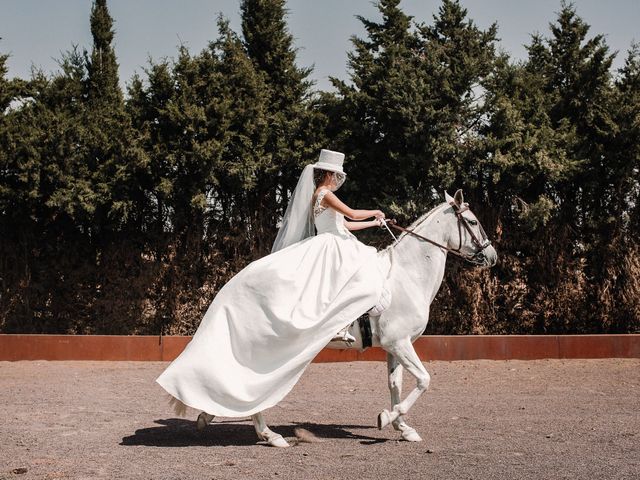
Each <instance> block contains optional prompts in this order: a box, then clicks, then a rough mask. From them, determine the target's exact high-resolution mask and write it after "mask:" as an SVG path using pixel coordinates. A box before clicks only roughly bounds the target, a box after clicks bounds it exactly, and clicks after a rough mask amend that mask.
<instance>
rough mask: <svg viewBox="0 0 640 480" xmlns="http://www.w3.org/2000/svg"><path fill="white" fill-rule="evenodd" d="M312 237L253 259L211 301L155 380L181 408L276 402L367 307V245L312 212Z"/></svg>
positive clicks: (226, 411)
mask: <svg viewBox="0 0 640 480" xmlns="http://www.w3.org/2000/svg"><path fill="white" fill-rule="evenodd" d="M327 191H328V190H322V191H321V192H320V193H319V195H318V198H317V199H316V202H315V205H314V208H313V212H314V219H315V226H316V230H317V235H316V236H313V237H308V238H306V239H304V240H302V241H300V242H298V243H294V244H292V245H290V246H288V247H286V248H284V249H282V250H278V251H276V252H274V253H272V254H270V255H267V256H265V257H262V258H260V259H259V260H256V261H254V262H252V263H250V264H249V265H248V266H247V267H245V268H244V269H243V270H241V271H240V272H239V273H238V274H236V275H235V276H234V277H233V278H232V279H231V280H230V281H229V282H228V283H227V284H226V285H225V286H224V287H223V288H222V289H221V290H220V291H219V292H218V294H217V295H216V297H215V298H214V300H213V302H211V305H209V308H208V309H207V311H206V313H205V315H204V318H203V319H202V322H201V323H200V326H199V327H198V330H197V331H196V333H195V335H194V336H193V339H192V340H191V341H190V342H189V344H188V345H187V346H186V348H185V350H184V351H183V352H182V353H181V354H180V356H179V357H178V358H176V359H175V360H174V361H173V362H172V363H171V364H170V365H169V366H168V367H167V369H166V370H165V371H164V372H163V373H162V374H161V375H160V376H159V377H158V379H157V380H156V381H157V382H158V383H159V384H160V385H161V386H162V387H163V388H164V389H165V390H166V391H167V392H169V393H170V394H171V395H173V396H174V397H176V398H177V399H179V400H180V401H182V402H183V403H184V404H186V405H188V406H190V407H193V408H195V409H198V410H202V411H205V412H207V413H209V414H212V415H216V416H225V417H244V416H248V415H252V414H254V413H257V412H260V411H262V410H265V409H266V408H269V407H272V406H274V405H276V404H277V403H278V402H279V401H280V400H282V398H283V397H284V396H285V395H286V394H287V393H289V391H290V390H291V389H292V388H293V386H294V385H295V384H296V382H297V381H298V379H299V378H300V376H301V375H302V373H303V372H304V370H305V368H306V367H307V365H308V364H309V363H310V362H311V361H312V360H313V358H314V357H315V356H316V354H317V353H318V352H319V351H320V350H322V348H323V347H324V346H325V345H326V344H327V343H328V342H329V341H330V340H331V338H332V337H333V336H334V334H335V333H336V332H338V331H339V330H340V329H342V328H343V327H345V326H346V325H348V324H350V323H351V322H353V321H354V320H355V319H356V318H357V317H358V316H360V315H362V314H363V313H364V312H366V311H367V310H369V309H370V308H371V307H373V306H374V305H376V302H377V301H378V299H379V298H380V294H381V291H382V284H383V274H382V273H381V270H380V268H379V266H378V261H377V252H376V249H375V248H374V247H370V246H367V245H364V244H363V243H362V242H360V241H359V240H358V239H357V238H356V237H355V236H354V235H353V234H352V233H351V232H350V231H348V230H347V228H346V227H345V226H344V216H343V215H342V214H340V213H338V212H336V211H335V210H333V209H332V208H327V207H323V206H321V205H320V202H321V200H322V197H323V196H324V194H325V193H326V192H327Z"/></svg>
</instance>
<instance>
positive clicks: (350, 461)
mask: <svg viewBox="0 0 640 480" xmlns="http://www.w3.org/2000/svg"><path fill="white" fill-rule="evenodd" d="M165 365H166V364H164V363H136V362H42V361H38V362H15V363H9V362H0V479H1V480H7V479H18V478H20V479H36V478H37V479H54V478H87V479H89V478H91V479H94V478H105V479H113V478H126V479H129V478H131V479H138V478H139V479H191V478H193V479H226V478H241V479H245V478H260V479H265V478H278V479H316V478H317V479H330V478H345V479H346V478H348V479H354V478H356V479H357V478H394V479H399V478H412V479H413V478H416V479H418V478H419V479H423V478H436V479H456V480H457V479H493V478H495V479H520V478H523V479H524V478H535V479H538V478H539V479H556V478H558V479H559V478H567V479H575V478H585V479H638V478H640V428H639V427H640V361H639V360H567V361H563V360H543V361H535V362H524V361H506V362H505V361H471V362H430V363H426V364H425V365H426V366H427V369H428V370H429V372H430V373H431V379H432V381H431V387H430V389H429V391H428V392H427V393H426V394H425V395H424V396H423V397H422V398H421V399H420V400H419V401H418V403H417V404H416V406H415V407H414V409H413V410H412V411H411V413H410V415H409V416H408V417H407V421H408V423H409V424H410V425H412V426H413V427H414V428H416V429H417V430H418V432H419V433H420V434H421V435H422V437H423V438H424V441H423V442H421V443H409V442H403V441H399V440H398V439H399V436H398V435H397V433H396V432H395V431H394V430H393V429H392V428H391V427H388V428H387V429H385V430H383V431H378V430H377V428H376V417H377V414H378V413H379V411H380V410H381V409H382V408H387V407H388V403H389V399H388V390H387V381H386V367H385V365H384V364H383V363H374V362H355V363H336V364H312V365H311V366H310V367H309V369H308V370H307V372H305V374H304V376H303V377H302V380H301V381H300V383H299V384H298V385H297V386H296V387H295V388H294V390H293V391H292V392H291V393H290V394H289V395H288V396H287V397H286V398H285V399H284V400H283V401H282V403H281V404H280V405H278V406H277V407H275V408H272V409H270V410H269V411H267V420H268V422H269V423H270V425H271V426H272V428H273V429H274V430H276V431H277V432H279V433H281V434H282V435H284V436H285V437H286V438H288V439H290V440H292V439H293V440H295V436H294V429H295V428H296V427H303V428H305V429H307V430H308V431H310V432H311V433H313V434H314V435H316V436H317V437H320V438H321V439H322V440H323V441H322V442H321V443H299V444H297V445H296V446H293V447H292V448H289V449H275V448H271V447H267V446H265V445H264V444H260V443H256V442H257V438H256V436H255V433H254V430H253V426H252V424H251V422H250V421H248V420H245V419H216V422H215V423H214V424H212V425H210V426H208V427H207V428H206V429H205V431H203V432H201V433H199V432H197V431H196V429H195V423H194V420H195V417H196V415H197V412H195V411H193V410H190V411H189V415H190V416H189V417H188V418H187V419H183V418H176V417H175V415H174V414H173V412H172V411H171V409H170V408H169V407H168V405H167V400H166V397H165V395H164V391H163V390H162V389H161V388H160V387H159V386H158V385H157V384H156V383H155V382H154V380H155V378H156V376H157V375H158V374H159V373H160V372H161V371H162V370H163V368H164V366H165ZM413 385H414V382H413V381H412V380H411V381H409V379H407V381H406V382H405V389H404V390H405V392H407V391H408V390H409V388H413Z"/></svg>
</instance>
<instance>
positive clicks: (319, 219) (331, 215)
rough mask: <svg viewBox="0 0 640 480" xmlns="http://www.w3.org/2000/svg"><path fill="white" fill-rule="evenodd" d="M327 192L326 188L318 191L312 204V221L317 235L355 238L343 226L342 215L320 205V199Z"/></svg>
mask: <svg viewBox="0 0 640 480" xmlns="http://www.w3.org/2000/svg"><path fill="white" fill-rule="evenodd" d="M329 191H330V190H329V189H327V188H323V189H322V190H320V191H319V192H318V195H317V197H316V200H315V202H314V204H313V220H314V223H315V226H316V230H317V232H318V235H320V234H321V233H326V232H331V233H334V234H337V235H340V236H343V237H353V238H356V237H355V235H354V234H353V233H351V232H350V231H349V230H347V227H345V226H344V215H342V214H341V213H339V212H337V211H335V210H334V209H333V208H329V207H327V206H325V205H321V203H322V199H323V198H324V196H325V195H326V194H327V192H329Z"/></svg>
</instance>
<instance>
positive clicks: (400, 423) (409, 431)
mask: <svg viewBox="0 0 640 480" xmlns="http://www.w3.org/2000/svg"><path fill="white" fill-rule="evenodd" d="M387 373H388V374H389V392H390V393H391V408H392V409H393V408H394V407H395V406H396V405H398V404H400V395H401V394H402V365H400V364H399V363H398V360H396V357H394V356H393V355H391V354H390V353H387ZM392 425H393V428H394V429H396V430H398V431H399V432H400V435H401V437H402V438H403V439H404V440H407V441H409V442H420V441H421V440H422V438H420V435H418V432H416V431H415V429H414V428H411V427H410V426H409V425H407V423H406V422H405V421H404V417H403V416H402V415H400V416H398V418H396V419H395V420H394V421H393V422H392Z"/></svg>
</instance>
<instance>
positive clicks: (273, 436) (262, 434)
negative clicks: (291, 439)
mask: <svg viewBox="0 0 640 480" xmlns="http://www.w3.org/2000/svg"><path fill="white" fill-rule="evenodd" d="M251 419H252V420H253V426H254V427H255V429H256V433H257V434H258V438H260V440H264V441H266V442H267V443H268V444H269V445H271V446H272V447H281V448H282V447H288V446H289V444H288V443H287V441H286V440H285V439H284V438H283V437H282V435H280V434H279V433H276V432H274V431H273V430H271V429H270V428H269V427H267V422H265V421H264V416H263V415H262V412H258V413H256V414H255V415H251Z"/></svg>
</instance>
